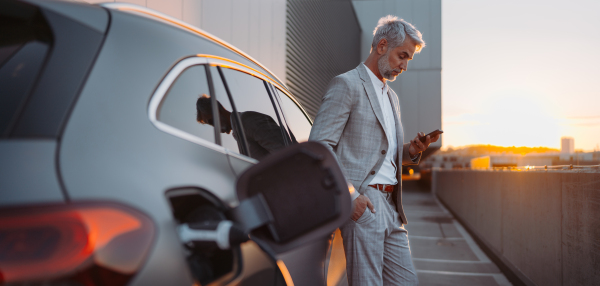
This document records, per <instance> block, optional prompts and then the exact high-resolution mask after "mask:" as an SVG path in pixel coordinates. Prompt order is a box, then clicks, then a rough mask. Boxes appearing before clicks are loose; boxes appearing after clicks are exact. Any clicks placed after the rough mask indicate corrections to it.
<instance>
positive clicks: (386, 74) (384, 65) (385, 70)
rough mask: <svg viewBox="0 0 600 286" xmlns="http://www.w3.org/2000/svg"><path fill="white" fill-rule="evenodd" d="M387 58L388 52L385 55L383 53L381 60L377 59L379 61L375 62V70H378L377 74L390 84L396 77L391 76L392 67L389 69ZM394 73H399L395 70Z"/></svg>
mask: <svg viewBox="0 0 600 286" xmlns="http://www.w3.org/2000/svg"><path fill="white" fill-rule="evenodd" d="M389 57H390V50H388V51H387V53H385V55H383V56H382V57H381V58H379V60H378V61H377V68H378V69H379V74H381V76H382V77H383V78H385V79H387V80H389V81H390V82H392V81H395V80H396V77H397V76H394V75H392V72H394V69H392V67H390V61H389ZM396 72H398V73H400V72H399V71H397V70H396Z"/></svg>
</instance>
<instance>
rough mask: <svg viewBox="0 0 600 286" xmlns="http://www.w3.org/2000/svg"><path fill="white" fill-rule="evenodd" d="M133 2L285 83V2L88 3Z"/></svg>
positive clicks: (150, 0) (101, 0)
mask: <svg viewBox="0 0 600 286" xmlns="http://www.w3.org/2000/svg"><path fill="white" fill-rule="evenodd" d="M86 2H89V3H107V2H121V3H132V4H136V5H140V6H143V7H148V8H150V9H153V10H156V11H158V12H161V13H164V14H167V15H169V16H171V17H174V18H177V19H179V20H182V21H184V22H186V23H188V24H191V25H193V26H196V27H198V28H200V29H202V30H205V31H207V32H209V33H211V34H213V35H215V36H217V37H219V38H221V39H222V40H225V41H226V42H228V43H230V44H232V45H233V46H235V47H237V48H239V49H240V50H242V51H244V52H245V53H247V54H248V55H250V56H251V57H253V58H254V59H256V60H258V61H259V62H260V63H261V64H263V65H264V66H265V67H267V68H268V69H269V70H270V71H271V72H273V73H274V74H275V75H276V76H277V77H278V78H279V79H281V80H282V81H283V82H286V78H285V76H286V72H285V71H286V58H285V48H286V29H285V28H286V1H285V0H123V1H121V0H119V1H105V0H86Z"/></svg>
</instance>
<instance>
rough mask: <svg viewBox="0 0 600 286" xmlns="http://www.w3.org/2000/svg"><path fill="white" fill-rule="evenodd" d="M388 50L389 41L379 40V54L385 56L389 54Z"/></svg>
mask: <svg viewBox="0 0 600 286" xmlns="http://www.w3.org/2000/svg"><path fill="white" fill-rule="evenodd" d="M387 49H388V41H387V39H386V38H383V39H381V40H379V43H377V53H378V54H380V55H384V54H385V53H386V52H387Z"/></svg>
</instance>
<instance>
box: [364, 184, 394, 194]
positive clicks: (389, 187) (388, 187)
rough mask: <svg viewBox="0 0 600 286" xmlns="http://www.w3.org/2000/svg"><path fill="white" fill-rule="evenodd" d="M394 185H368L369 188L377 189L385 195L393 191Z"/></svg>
mask: <svg viewBox="0 0 600 286" xmlns="http://www.w3.org/2000/svg"><path fill="white" fill-rule="evenodd" d="M395 186H396V185H384V184H374V185H369V187H371V188H375V189H378V190H380V191H382V192H386V193H391V192H393V191H394V187H395Z"/></svg>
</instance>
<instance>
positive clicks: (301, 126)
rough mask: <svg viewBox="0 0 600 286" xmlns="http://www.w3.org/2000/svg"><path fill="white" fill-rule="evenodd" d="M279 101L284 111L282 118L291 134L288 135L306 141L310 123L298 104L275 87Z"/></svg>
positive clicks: (298, 140) (299, 140)
mask: <svg viewBox="0 0 600 286" xmlns="http://www.w3.org/2000/svg"><path fill="white" fill-rule="evenodd" d="M275 90H276V91H277V94H278V96H279V100H280V102H281V108H282V109H283V112H284V118H285V121H286V123H287V125H288V129H289V130H290V132H291V133H292V134H290V136H291V137H292V138H295V139H296V141H297V142H299V143H301V142H305V141H308V136H309V135H310V129H311V127H312V125H311V124H310V121H308V118H306V115H304V112H302V109H300V106H298V105H297V104H296V103H295V102H294V101H293V100H292V99H291V98H289V97H288V96H287V94H285V93H284V92H282V91H281V90H279V89H277V88H276V89H275Z"/></svg>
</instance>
